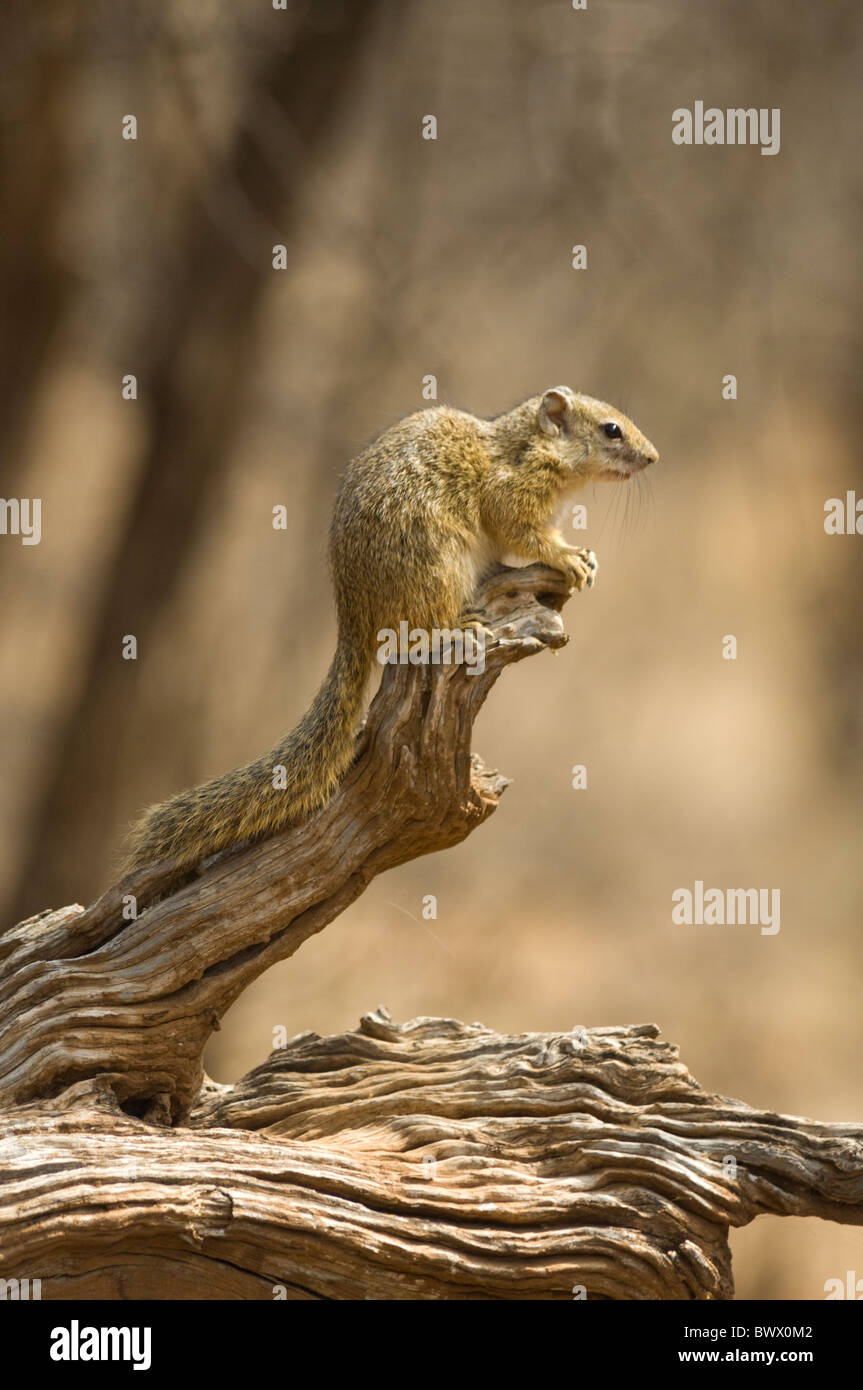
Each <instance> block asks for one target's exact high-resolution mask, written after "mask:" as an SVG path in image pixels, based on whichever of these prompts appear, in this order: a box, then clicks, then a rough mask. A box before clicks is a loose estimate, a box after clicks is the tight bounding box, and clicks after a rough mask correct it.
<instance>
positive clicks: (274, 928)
mask: <svg viewBox="0 0 863 1390" xmlns="http://www.w3.org/2000/svg"><path fill="white" fill-rule="evenodd" d="M568 596H569V589H568V586H567V584H566V581H565V580H564V579H563V577H562V576H561V575H560V574H557V573H556V572H555V571H552V570H547V569H545V568H544V567H542V566H538V565H534V566H531V567H529V568H527V569H520V570H501V571H498V572H496V573H495V574H494V575H493V576H492V577H491V578H490V579H489V581H488V582H487V583H486V584H485V585H484V587H483V589H482V591H481V593H480V596H479V600H478V607H479V608H480V610H481V611H482V612H483V614H484V615H485V617H486V620H487V624H488V628H489V631H490V633H491V634H492V638H491V640H489V642H488V644H487V647H486V664H485V670H484V671H483V672H482V673H480V674H469V673H468V670H467V669H466V668H465V667H464V666H449V667H446V666H439V667H433V666H424V667H423V666H420V667H414V666H396V667H387V668H385V671H384V677H383V681H382V685H381V689H380V691H379V693H378V695H377V697H376V699H375V700H374V702H373V704H372V707H371V710H370V712H369V716H368V719H367V721H366V724H365V727H364V729H363V730H362V732H361V733H360V735H359V737H358V742H357V754H356V759H355V762H354V764H353V766H352V768H351V770H350V772H349V773H348V775H347V776H346V778H345V779H344V781H343V783H342V786H341V787H340V789H339V791H338V793H337V795H336V796H335V797H334V799H333V800H332V802H330V804H329V805H328V806H326V807H324V808H323V809H322V810H321V811H319V812H317V813H315V814H314V815H313V816H311V817H310V818H309V819H308V820H307V821H306V822H305V823H304V824H303V825H301V826H298V827H297V828H295V829H292V830H289V831H287V832H285V833H283V834H281V835H279V836H277V837H275V838H274V839H272V840H269V841H266V842H264V843H261V844H257V845H252V846H248V847H245V848H240V849H238V850H235V851H233V852H232V853H230V854H227V855H222V856H219V857H217V858H216V859H215V860H214V861H212V862H207V863H206V864H204V865H201V866H199V868H198V870H197V871H195V873H194V874H192V875H189V874H188V873H186V874H185V875H180V874H179V873H178V870H177V867H176V866H172V865H171V864H161V865H155V866H153V867H152V868H149V869H146V870H142V871H141V872H139V873H137V874H135V875H133V876H131V877H130V878H128V879H126V880H124V881H123V882H122V883H120V884H118V885H116V886H115V887H113V888H112V889H110V890H109V891H108V892H107V893H106V894H104V896H103V897H102V898H100V899H99V900H98V901H97V902H96V903H94V904H93V905H92V906H91V907H89V908H88V909H86V910H85V909H83V908H81V907H78V906H73V907H67V908H63V909H60V910H59V911H52V912H46V913H43V914H42V915H41V916H38V917H34V918H31V919H30V920H29V921H27V922H22V923H20V924H19V925H18V926H17V927H14V928H13V929H11V930H9V931H7V932H6V933H4V934H3V936H2V937H0V1104H2V1106H3V1107H4V1114H3V1129H2V1133H3V1139H2V1141H0V1164H2V1167H0V1176H2V1179H3V1181H2V1185H0V1277H2V1278H6V1279H9V1278H39V1279H41V1280H42V1281H43V1297H47V1298H64V1297H79V1298H142V1297H143V1298H146V1297H160V1298H230V1297H238V1298H271V1297H273V1288H274V1286H282V1287H283V1289H284V1291H285V1293H286V1296H287V1297H290V1298H363V1297H372V1298H433V1297H445V1298H517V1299H547V1298H570V1297H572V1296H573V1289H577V1288H579V1287H581V1288H583V1289H585V1290H586V1292H587V1295H588V1297H592V1298H616V1299H634V1298H642V1299H644V1298H663V1299H690V1298H728V1297H730V1296H731V1293H732V1281H731V1269H730V1259H729V1251H728V1244H727V1233H728V1228H729V1226H731V1225H743V1224H745V1223H746V1222H748V1221H750V1220H752V1218H753V1217H754V1216H756V1215H758V1214H759V1213H761V1212H768V1211H769V1212H778V1213H786V1214H792V1213H793V1214H796V1215H819V1216H822V1217H826V1218H829V1219H831V1220H837V1221H844V1222H848V1223H855V1224H861V1223H863V1144H861V1140H863V1127H859V1126H858V1127H854V1126H840V1125H823V1124H816V1123H812V1122H809V1121H805V1120H795V1119H790V1118H788V1117H783V1116H778V1115H772V1114H765V1113H763V1112H758V1111H754V1110H751V1109H749V1107H747V1106H745V1105H742V1104H740V1103H738V1102H735V1101H729V1100H726V1099H724V1098H722V1097H717V1096H711V1095H708V1094H705V1093H704V1092H702V1091H701V1089H700V1088H699V1087H698V1085H697V1083H696V1082H695V1081H694V1080H693V1079H692V1078H691V1076H690V1075H689V1073H688V1072H687V1071H686V1069H685V1067H684V1066H683V1065H682V1064H681V1063H680V1062H679V1061H678V1060H677V1057H676V1052H675V1050H674V1049H673V1048H671V1047H670V1046H669V1045H667V1044H665V1043H663V1042H661V1041H659V1039H658V1036H657V1030H656V1029H655V1028H654V1027H652V1026H650V1025H647V1026H643V1027H635V1028H600V1029H592V1030H574V1031H573V1032H572V1033H569V1034H564V1035H561V1036H558V1035H541V1034H523V1035H512V1036H508V1035H500V1034H496V1033H493V1032H491V1031H489V1030H488V1029H485V1028H483V1027H481V1026H480V1025H479V1024H470V1025H466V1024H462V1023H457V1022H454V1021H452V1020H432V1019H419V1020H415V1021H414V1022H413V1023H409V1024H405V1025H403V1026H401V1027H400V1026H398V1025H395V1024H393V1023H392V1022H391V1020H390V1019H389V1017H388V1016H387V1015H386V1013H385V1012H383V1011H379V1012H377V1013H375V1014H370V1015H368V1016H367V1017H366V1018H364V1019H363V1021H362V1024H361V1027H360V1029H359V1031H357V1032H354V1033H349V1034H345V1035H343V1036H341V1037H333V1038H319V1037H318V1036H317V1035H315V1034H304V1035H302V1036H300V1037H298V1038H296V1039H294V1040H293V1042H292V1043H291V1044H290V1045H289V1046H288V1047H287V1048H285V1049H284V1050H280V1051H277V1052H275V1053H273V1055H272V1056H271V1057H270V1059H269V1060H268V1061H267V1062H266V1063H265V1064H264V1065H263V1066H261V1067H259V1068H257V1069H256V1070H255V1071H254V1072H252V1073H250V1075H249V1076H247V1077H245V1078H244V1079H243V1080H242V1081H240V1082H238V1083H237V1084H236V1085H235V1086H217V1085H215V1084H214V1083H213V1082H211V1081H209V1080H208V1079H207V1078H205V1076H204V1074H203V1069H202V1055H203V1050H204V1046H205V1044H206V1041H207V1039H208V1037H209V1035H210V1033H211V1031H212V1030H213V1029H214V1028H216V1027H218V1020H219V1018H220V1017H221V1015H222V1014H224V1012H225V1011H226V1009H228V1008H229V1007H230V1005H231V1004H232V1003H233V1002H234V1000H235V999H236V998H237V997H238V995H239V994H240V993H241V992H242V990H243V989H244V988H245V987H246V986H247V985H248V984H249V983H250V982H251V981H252V980H254V979H255V978H256V977H257V976H258V975H259V974H261V972H262V971H263V970H265V969H266V968H267V967H268V966H269V965H271V964H273V963H274V962H275V961H278V960H283V959H285V958H286V957H287V956H290V955H291V954H293V952H294V951H295V950H296V949H297V948H298V947H299V946H300V945H301V944H302V942H303V941H305V940H306V939H307V937H309V936H311V935H312V934H314V933H315V932H318V931H320V930H321V929H322V928H323V927H324V926H326V925H327V923H328V922H330V921H332V920H333V918H334V917H336V916H337V915H338V914H339V913H340V912H341V911H343V909H344V908H345V907H346V906H347V905H348V904H349V903H350V902H351V901H353V899H354V898H356V897H357V896H358V895H359V894H360V893H361V892H362V891H363V889H364V888H365V886H366V885H367V884H368V883H369V882H370V880H371V879H372V878H373V877H374V876H375V875H376V874H378V873H381V872H382V871H384V870H385V869H388V868H391V867H393V866H394V865H396V864H399V863H402V862H403V861H405V860H407V859H410V858H414V857H416V856H417V855H421V854H426V853H430V852H432V851H435V850H439V849H442V848H444V847H446V846H448V845H453V844H456V843H457V842H458V841H460V840H462V839H464V838H465V836H467V835H468V834H469V833H470V832H471V830H473V829H474V828H475V827H476V826H478V825H480V824H481V823H482V822H483V821H484V820H485V819H486V818H487V817H488V816H489V815H490V814H491V812H493V811H494V809H495V808H496V806H497V803H498V799H499V797H500V795H501V792H502V791H503V789H504V788H505V786H506V781H505V779H504V778H502V777H501V776H499V775H498V774H497V773H495V772H492V771H490V770H488V769H487V768H485V767H484V765H483V764H482V762H481V760H480V759H479V758H478V757H476V755H474V754H472V753H471V748H470V743H471V733H472V728H473V722H474V719H475V718H476V715H477V713H478V711H479V709H480V707H481V705H482V703H483V701H484V699H485V697H486V695H487V694H488V692H489V690H490V689H491V687H492V685H493V684H494V682H495V680H496V679H497V677H498V676H499V675H500V674H501V672H502V671H503V669H504V668H505V667H506V666H507V665H509V664H510V663H512V662H515V661H519V660H521V659H523V658H524V657H526V656H530V655H532V654H534V653H536V652H539V651H543V650H545V649H546V648H548V649H556V648H558V647H560V646H562V645H563V644H564V643H565V642H566V640H567V639H566V636H565V633H564V630H563V623H562V619H561V616H560V609H561V608H562V606H563V604H564V603H565V601H566V599H567V598H568ZM129 894H134V895H135V896H136V898H137V902H138V905H139V908H140V909H141V910H140V911H139V915H138V917H137V919H136V920H134V921H126V920H125V919H124V917H123V901H124V897H126V896H127V895H129Z"/></svg>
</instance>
